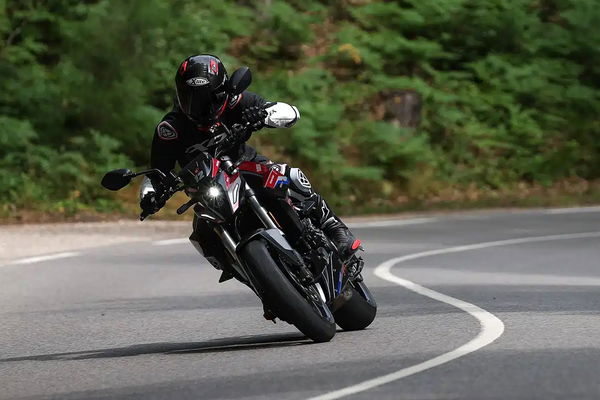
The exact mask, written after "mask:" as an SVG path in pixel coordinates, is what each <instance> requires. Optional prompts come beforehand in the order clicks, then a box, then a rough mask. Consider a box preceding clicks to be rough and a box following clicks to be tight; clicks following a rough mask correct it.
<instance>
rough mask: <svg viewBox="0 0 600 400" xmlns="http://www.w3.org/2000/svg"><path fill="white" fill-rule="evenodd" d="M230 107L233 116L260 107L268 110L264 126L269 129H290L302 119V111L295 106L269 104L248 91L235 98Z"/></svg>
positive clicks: (279, 103)
mask: <svg viewBox="0 0 600 400" xmlns="http://www.w3.org/2000/svg"><path fill="white" fill-rule="evenodd" d="M229 107H230V108H231V109H232V111H233V114H236V112H239V113H243V111H244V110H245V109H249V108H251V107H260V108H261V109H264V110H266V111H267V116H266V118H265V119H264V121H263V124H264V126H266V127H269V128H289V127H291V126H292V125H294V124H295V123H296V121H298V120H299V119H300V111H298V109H297V108H296V107H295V106H292V105H290V104H287V103H283V102H267V101H266V100H265V99H264V98H262V97H261V96H259V95H258V94H256V93H252V92H247V91H246V92H244V93H242V94H241V95H238V96H236V97H234V98H233V99H232V101H231V102H230V104H229ZM240 118H241V114H240Z"/></svg>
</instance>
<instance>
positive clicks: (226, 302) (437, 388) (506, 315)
mask: <svg viewBox="0 0 600 400" xmlns="http://www.w3.org/2000/svg"><path fill="white" fill-rule="evenodd" d="M378 224H379V225H384V226H370V227H369V226H366V227H365V226H363V227H362V228H356V229H355V232H356V233H357V234H358V235H359V236H360V237H361V238H362V240H363V242H364V244H365V247H366V249H367V253H366V255H365V260H366V264H367V267H366V269H365V273H364V275H365V279H366V282H367V283H368V284H369V286H370V287H371V288H372V291H373V293H374V295H375V297H376V298H377V300H378V303H379V313H378V317H377V319H376V320H375V322H374V323H373V325H372V326H371V327H370V328H369V329H368V330H365V331H361V332H349V333H346V332H342V331H339V332H338V334H337V335H336V337H335V338H334V339H333V341H332V342H330V343H323V344H313V343H311V342H309V341H307V340H306V339H304V338H303V337H302V335H301V334H299V333H298V332H297V331H296V330H295V329H294V328H293V327H292V326H290V325H287V324H285V323H281V322H278V323H277V324H272V323H271V322H268V321H265V320H264V319H263V318H262V307H261V306H260V303H259V301H258V299H257V298H255V297H254V295H253V294H252V293H251V292H250V291H249V290H248V289H247V288H245V287H244V286H242V285H241V284H239V283H237V282H234V281H229V282H226V283H223V284H217V279H218V276H219V274H218V272H217V271H215V270H213V269H212V267H210V266H209V265H208V264H207V263H206V262H204V261H203V260H202V259H201V257H200V256H199V255H198V254H197V253H196V252H195V250H194V249H193V248H192V246H191V245H189V244H185V243H172V244H169V245H163V246H157V245H153V244H152V243H150V242H149V243H133V244H121V245H113V246H109V247H100V248H95V249H91V250H87V251H85V252H82V254H80V255H78V256H72V257H67V258H62V259H55V260H47V261H40V262H35V263H30V264H22V265H4V266H1V267H0V398H2V399H14V398H31V399H49V398H60V399H213V398H214V399H237V398H246V399H259V398H277V399H305V398H310V397H314V396H321V395H326V396H327V393H331V392H333V391H336V390H338V389H342V388H345V387H349V386H353V385H356V384H360V383H361V382H363V381H370V380H372V379H376V378H378V377H381V376H385V375H388V374H390V373H394V372H395V371H399V370H400V371H402V370H406V369H410V368H411V367H412V366H415V365H428V364H427V363H428V360H432V359H436V357H439V356H440V355H442V356H443V355H446V354H456V353H452V351H453V350H455V349H457V348H460V347H461V346H463V345H464V344H465V343H468V342H470V341H472V340H474V338H478V337H481V336H482V335H485V334H486V333H489V332H485V331H486V328H485V327H482V326H481V325H480V322H479V321H478V320H477V319H476V318H475V317H474V315H471V314H469V313H468V312H465V311H464V310H461V309H459V308H457V307H456V306H454V305H452V304H448V303H447V302H444V301H440V300H436V299H433V298H430V297H427V296H424V295H422V294H419V293H416V292H414V291H412V290H409V289H407V288H406V287H403V286H400V285H398V284H396V283H394V282H391V281H390V280H385V279H382V278H380V277H379V276H381V274H380V273H378V274H377V275H376V274H375V273H374V272H375V271H376V267H377V266H378V265H381V264H382V263H385V262H386V261H388V260H390V259H392V258H397V257H399V256H406V255H411V254H415V253H423V252H430V253H424V254H425V255H424V256H422V257H421V256H419V257H413V258H411V257H407V258H405V259H404V260H400V261H399V262H397V263H395V264H394V265H392V266H391V267H390V268H391V269H390V273H392V274H393V275H394V276H397V277H399V278H404V279H406V280H409V281H411V282H414V283H418V284H419V285H422V286H424V287H425V288H428V289H431V290H433V291H435V292H434V293H441V294H443V295H447V296H451V297H449V298H450V299H454V300H457V301H462V302H465V303H464V304H466V307H471V306H470V305H472V306H477V307H480V308H481V309H482V311H483V310H485V311H483V312H484V313H486V315H488V316H491V318H494V317H497V318H499V320H500V321H502V322H501V324H503V325H504V326H503V327H504V332H503V333H502V332H496V334H500V333H501V336H499V337H498V338H497V339H495V341H493V342H492V343H490V344H488V345H486V346H483V347H481V348H477V349H474V350H473V349H471V350H472V351H471V352H468V354H467V352H465V353H464V354H462V353H461V354H459V356H460V357H457V358H455V359H452V360H448V361H447V362H445V363H443V364H441V365H437V366H432V367H431V368H425V369H424V370H422V371H420V372H418V373H414V374H409V375H407V376H405V377H400V378H399V379H395V380H393V381H391V382H388V383H385V384H380V385H374V386H373V387H370V388H368V389H367V390H362V391H360V390H357V391H356V392H355V393H354V394H351V395H349V396H347V398H349V399H567V398H568V399H598V398H600V312H599V309H600V233H599V232H600V210H598V209H597V208H596V209H580V210H576V212H573V211H572V210H567V211H562V210H555V211H551V212H547V211H527V212H513V213H509V212H501V213H485V214H481V213H479V214H473V215H460V216H446V217H436V218H432V219H417V220H415V221H412V222H411V221H408V222H403V223H398V224H396V223H394V222H392V223H389V224H387V225H386V224H385V223H383V224H380V223H376V224H375V225H378ZM579 233H584V235H572V234H579ZM557 235H561V236H557ZM532 237H535V238H537V239H533V240H529V239H524V240H523V241H519V240H513V239H521V238H532ZM498 241H506V242H499V243H498ZM489 242H496V243H491V244H490V243H489ZM486 243H487V244H486ZM473 244H482V245H479V246H470V247H462V248H460V247H459V248H456V246H468V245H473ZM448 248H450V249H451V250H448V251H446V250H440V251H439V252H436V251H432V250H436V249H448ZM452 249H454V250H452ZM461 249H462V250H461ZM428 254H429V255H428ZM388 264H389V263H388ZM380 269H381V267H379V268H378V270H380ZM378 275H379V276H378ZM444 298H446V297H443V298H442V299H444ZM454 300H453V301H454ZM478 335H479V336H478ZM423 363H425V364H423ZM333 397H335V396H330V397H329V398H333Z"/></svg>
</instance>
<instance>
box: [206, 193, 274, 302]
mask: <svg viewBox="0 0 600 400" xmlns="http://www.w3.org/2000/svg"><path fill="white" fill-rule="evenodd" d="M245 192H246V199H247V200H248V202H249V204H250V207H251V208H252V210H253V211H254V213H255V214H256V216H257V217H258V218H259V219H260V221H261V222H262V223H263V225H264V226H265V228H267V229H277V230H278V231H279V228H278V227H277V225H276V224H275V222H273V220H272V219H271V217H270V216H269V214H268V213H267V210H265V208H264V207H263V206H262V205H261V204H260V203H259V202H258V200H257V198H256V194H255V193H254V191H253V190H252V188H251V187H250V186H249V185H248V184H247V183H245ZM214 231H215V233H216V234H217V235H218V236H219V238H220V239H221V242H222V243H223V245H224V246H225V249H226V250H227V251H228V252H229V254H230V255H231V257H232V258H233V259H234V260H235V263H234V264H233V267H234V268H235V270H236V271H237V272H238V273H239V274H240V276H242V277H243V278H244V280H245V281H246V282H247V283H248V284H249V285H250V287H252V289H253V290H254V291H255V292H256V293H257V294H258V291H257V290H256V288H254V287H253V284H252V281H251V279H250V277H249V276H248V273H247V272H246V271H245V269H244V268H243V265H244V263H243V262H242V260H240V258H239V255H238V253H237V248H238V246H239V245H240V243H239V242H236V241H235V240H234V238H233V237H232V236H231V234H230V233H229V232H227V230H226V229H225V228H224V227H223V225H221V224H215V226H214Z"/></svg>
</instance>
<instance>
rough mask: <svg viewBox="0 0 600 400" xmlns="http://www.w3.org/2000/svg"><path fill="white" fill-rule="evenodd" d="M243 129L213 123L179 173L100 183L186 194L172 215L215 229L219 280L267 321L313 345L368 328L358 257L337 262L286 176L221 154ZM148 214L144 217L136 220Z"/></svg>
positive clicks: (372, 309) (113, 174) (368, 302)
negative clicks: (147, 184) (236, 288)
mask: <svg viewBox="0 0 600 400" xmlns="http://www.w3.org/2000/svg"><path fill="white" fill-rule="evenodd" d="M243 131H244V127H241V126H234V127H232V129H230V128H229V127H227V126H225V125H223V124H219V126H218V131H215V132H213V134H214V137H215V138H217V140H216V141H215V147H214V150H213V151H211V152H210V153H209V152H208V151H202V152H200V154H199V155H198V156H197V157H195V158H194V159H193V160H192V161H190V162H189V163H188V164H187V165H186V166H185V167H184V168H182V169H181V171H180V172H179V173H178V174H175V173H173V172H171V173H170V174H168V175H165V174H164V173H163V172H161V171H160V170H157V169H152V170H148V171H143V172H137V173H134V172H132V171H130V170H127V169H118V170H114V171H110V172H108V173H107V174H106V175H105V176H104V178H103V179H102V185H103V186H104V187H105V188H107V189H110V190H119V189H121V188H123V187H125V186H126V185H127V184H129V182H131V180H132V178H134V177H136V176H140V175H148V176H150V177H151V178H152V180H153V181H154V182H157V183H158V185H155V186H156V187H157V196H158V198H159V203H160V204H164V203H165V202H166V201H167V200H169V199H170V198H171V197H172V196H173V194H175V193H176V192H178V191H185V193H186V194H187V195H188V196H189V198H190V200H189V201H188V202H187V203H185V204H184V205H182V206H181V207H180V208H179V209H178V210H177V213H178V214H182V213H184V212H185V211H187V210H188V209H189V208H191V207H193V210H194V213H195V218H196V219H198V220H201V221H205V223H207V224H208V226H210V228H212V230H214V232H215V233H216V234H217V236H218V237H219V238H220V242H221V243H220V245H222V246H223V248H224V249H225V251H224V254H226V256H227V262H226V263H225V265H223V266H222V269H223V272H224V275H228V276H232V277H235V278H236V279H238V280H239V281H240V282H242V283H244V284H245V285H247V286H248V287H250V289H252V290H253V291H254V293H256V295H257V296H258V297H259V298H260V299H261V300H262V302H263V305H264V308H265V317H266V318H267V319H272V320H274V319H275V318H276V317H277V318H279V319H281V320H283V321H286V322H288V323H290V324H293V325H294V326H296V327H297V328H298V329H299V330H300V331H301V332H302V333H304V334H305V335H306V336H308V337H309V338H311V339H312V340H314V341H315V342H326V341H329V340H331V339H332V338H333V336H334V335H335V332H336V327H335V325H336V323H337V325H339V326H340V327H341V328H343V329H345V330H359V329H364V328H366V327H367V326H369V325H370V324H371V322H372V321H373V319H374V318H375V314H376V312H377V305H376V303H375V300H374V298H373V296H372V295H371V292H370V291H369V289H368V288H367V286H366V285H365V283H364V282H363V278H362V275H361V270H362V267H363V260H362V259H361V258H360V257H358V256H356V255H354V256H353V257H352V258H351V259H350V260H347V261H344V262H343V261H342V260H341V259H340V257H339V255H338V251H337V248H336V246H335V245H334V244H333V242H332V241H331V240H329V238H328V237H327V236H326V235H325V234H324V233H323V231H321V230H320V229H319V228H318V227H316V226H315V225H314V223H313V221H311V219H310V218H309V217H308V215H307V213H306V210H305V209H304V207H303V205H301V204H294V203H293V202H292V201H291V200H290V198H289V197H288V196H287V178H286V176H285V175H284V174H282V173H281V172H279V171H278V169H277V168H272V167H269V166H266V165H264V164H260V163H255V162H251V161H245V160H244V159H243V157H242V156H240V158H239V159H237V160H234V159H231V158H230V157H229V156H226V155H223V154H224V153H225V152H226V150H227V149H228V148H231V146H232V144H235V143H236V141H239V140H240V138H243V137H244V135H243V134H240V133H241V132H242V133H243ZM241 140H242V141H243V139H241ZM268 191H271V192H270V193H268ZM147 216H148V214H147V213H142V214H141V215H140V219H142V220H143V219H145V218H146V217H147ZM192 236H193V235H192ZM190 239H191V240H192V243H193V244H194V245H195V246H197V245H198V243H194V240H193V238H192V237H191V238H190Z"/></svg>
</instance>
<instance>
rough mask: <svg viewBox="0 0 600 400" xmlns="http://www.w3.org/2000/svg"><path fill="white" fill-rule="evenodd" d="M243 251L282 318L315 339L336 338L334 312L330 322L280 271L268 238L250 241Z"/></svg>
mask: <svg viewBox="0 0 600 400" xmlns="http://www.w3.org/2000/svg"><path fill="white" fill-rule="evenodd" d="M241 254H242V257H243V258H244V260H245V261H246V263H247V264H248V266H249V267H250V271H249V273H251V274H252V277H253V278H254V279H253V280H255V281H256V283H257V286H258V287H259V290H260V291H261V292H262V293H261V294H262V299H263V302H264V303H265V304H266V305H267V306H268V307H269V308H270V309H271V310H272V311H273V312H275V313H276V315H277V316H278V317H279V318H280V319H283V320H285V321H287V322H290V323H291V324H293V325H294V326H295V327H296V328H298V330H300V332H302V333H303V334H305V335H306V336H308V337H309V338H310V339H312V340H313V341H315V342H328V341H330V340H331V339H332V338H333V336H334V335H335V331H336V327H335V322H334V321H333V316H332V315H331V313H330V318H329V319H331V321H330V320H328V319H327V318H325V317H323V316H322V315H321V314H320V313H319V312H318V311H317V310H316V309H315V308H313V306H312V305H311V304H310V303H309V301H308V300H307V299H305V298H304V297H303V296H302V294H300V292H299V291H298V290H297V289H296V288H295V287H294V285H293V284H292V283H291V282H290V281H289V280H288V278H287V277H286V276H285V275H284V273H283V272H282V271H281V270H280V268H279V266H278V265H277V263H276V262H275V261H274V260H273V257H272V256H271V254H270V253H269V249H268V248H267V245H266V243H265V242H264V241H262V240H260V239H259V240H253V241H251V242H249V243H248V244H247V245H246V246H245V247H244V248H243V249H242V252H241ZM325 307H327V306H325Z"/></svg>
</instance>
